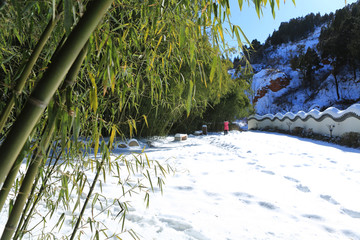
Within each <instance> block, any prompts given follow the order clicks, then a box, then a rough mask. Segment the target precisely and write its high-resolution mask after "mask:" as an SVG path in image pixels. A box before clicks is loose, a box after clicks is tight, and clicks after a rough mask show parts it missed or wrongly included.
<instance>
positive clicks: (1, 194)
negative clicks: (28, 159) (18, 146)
mask: <svg viewBox="0 0 360 240" xmlns="http://www.w3.org/2000/svg"><path fill="white" fill-rule="evenodd" d="M29 146H30V141H28V142H27V143H26V144H25V145H24V147H23V149H22V150H21V153H20V154H19V156H18V158H17V159H16V162H15V163H14V165H13V167H12V169H11V171H10V173H9V175H8V176H7V177H6V180H5V182H4V185H3V186H2V187H1V191H0V211H1V210H2V208H3V206H4V204H5V202H6V199H7V196H8V195H9V192H10V189H11V188H12V186H13V184H14V182H15V179H16V176H17V174H18V172H19V169H20V166H21V162H22V160H23V159H24V157H25V154H26V150H27V149H28V148H29Z"/></svg>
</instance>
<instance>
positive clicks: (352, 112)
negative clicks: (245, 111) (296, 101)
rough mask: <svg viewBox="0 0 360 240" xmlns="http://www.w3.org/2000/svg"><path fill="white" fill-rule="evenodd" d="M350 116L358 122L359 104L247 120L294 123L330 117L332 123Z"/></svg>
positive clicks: (254, 117)
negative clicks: (289, 121) (344, 107)
mask: <svg viewBox="0 0 360 240" xmlns="http://www.w3.org/2000/svg"><path fill="white" fill-rule="evenodd" d="M350 116H351V117H356V118H357V119H359V120H360V104H353V105H352V106H350V107H349V108H347V109H346V110H339V109H337V108H335V107H330V108H328V109H326V110H325V111H324V112H320V111H318V110H316V109H313V110H311V111H310V112H308V113H305V112H304V111H299V112H298V113H296V114H294V113H291V112H288V113H286V114H281V113H277V114H276V115H273V114H266V115H263V116H259V115H253V116H250V117H249V120H251V119H255V120H258V121H262V120H266V119H268V120H271V121H273V120H275V119H278V120H280V121H284V120H285V119H289V120H291V121H296V120H297V119H299V118H300V119H301V120H304V121H306V120H308V119H309V118H313V119H315V120H317V121H321V120H322V119H324V118H326V117H330V118H332V119H333V120H334V121H336V122H338V121H343V120H344V119H346V118H347V117H350Z"/></svg>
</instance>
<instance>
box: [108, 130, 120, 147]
mask: <svg viewBox="0 0 360 240" xmlns="http://www.w3.org/2000/svg"><path fill="white" fill-rule="evenodd" d="M117 131H118V130H117V128H116V125H115V124H114V125H112V127H111V134H110V141H109V146H110V149H111V148H112V146H113V143H114V139H115V136H116V132H117Z"/></svg>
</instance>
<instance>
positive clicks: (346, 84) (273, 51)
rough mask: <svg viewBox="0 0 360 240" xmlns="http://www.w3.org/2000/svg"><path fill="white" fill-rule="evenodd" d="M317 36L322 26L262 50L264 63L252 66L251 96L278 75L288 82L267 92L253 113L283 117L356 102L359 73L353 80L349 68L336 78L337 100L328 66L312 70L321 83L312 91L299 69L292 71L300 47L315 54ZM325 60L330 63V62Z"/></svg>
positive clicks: (264, 87)
mask: <svg viewBox="0 0 360 240" xmlns="http://www.w3.org/2000/svg"><path fill="white" fill-rule="evenodd" d="M320 33H321V27H318V28H316V29H315V31H314V32H313V33H311V34H309V36H308V37H307V38H304V39H302V40H300V41H297V42H289V43H286V44H282V45H280V46H277V47H274V46H271V47H269V48H267V49H265V50H264V51H265V59H266V60H264V62H262V63H259V64H254V66H253V69H254V73H255V74H254V77H253V82H252V87H251V89H252V91H253V92H254V94H256V93H257V92H258V90H261V89H266V88H267V86H269V83H270V81H271V80H274V79H276V78H278V77H281V76H287V77H288V79H290V84H289V85H288V86H287V87H285V88H284V89H281V90H280V91H277V92H273V91H271V90H270V89H268V91H267V93H266V94H265V96H263V97H262V98H260V99H258V100H257V102H256V104H255V106H254V107H255V112H256V114H258V115H265V114H268V113H270V114H276V113H282V114H285V113H286V112H298V111H301V110H304V111H310V110H312V109H314V108H316V109H317V110H323V109H326V108H328V107H330V106H333V107H337V108H344V107H348V105H347V104H343V103H342V102H347V101H348V102H352V103H354V102H358V103H359V100H360V99H359V91H360V79H359V71H357V72H356V78H354V75H353V70H352V69H351V68H350V67H345V68H344V69H342V71H341V72H340V73H339V74H338V75H337V79H338V82H339V97H338V95H337V92H336V87H335V78H334V76H333V74H332V72H333V71H332V66H331V64H324V63H321V64H320V65H321V68H320V69H318V70H316V71H315V79H317V80H318V82H319V83H320V82H321V83H320V85H319V86H316V87H315V88H314V89H310V88H309V87H304V86H303V85H304V84H303V83H302V73H301V72H300V70H299V69H296V70H293V69H291V67H290V60H291V59H292V58H293V57H294V56H296V55H299V54H300V53H299V50H300V49H299V46H304V49H303V50H304V51H305V52H306V51H307V49H308V47H310V48H312V49H315V50H316V51H317V48H316V46H317V44H318V42H319V36H320ZM325 60H329V61H330V62H331V61H332V59H325ZM274 73H276V74H274Z"/></svg>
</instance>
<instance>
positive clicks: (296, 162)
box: [0, 132, 360, 240]
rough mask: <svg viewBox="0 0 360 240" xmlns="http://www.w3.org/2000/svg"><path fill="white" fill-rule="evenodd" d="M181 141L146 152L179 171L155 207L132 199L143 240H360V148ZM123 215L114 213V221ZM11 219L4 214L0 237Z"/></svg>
mask: <svg viewBox="0 0 360 240" xmlns="http://www.w3.org/2000/svg"><path fill="white" fill-rule="evenodd" d="M173 139H174V138H173V137H168V138H166V139H162V140H158V141H156V142H154V143H153V144H154V145H155V146H156V147H155V148H149V149H147V151H146V152H147V155H148V157H149V158H150V159H154V160H159V162H161V163H165V162H166V161H168V162H170V163H172V164H175V165H174V166H175V167H176V169H177V172H176V174H175V175H168V176H167V177H166V179H165V184H166V185H165V187H164V194H163V195H161V194H160V192H156V193H154V194H151V198H150V208H148V209H146V207H145V203H144V200H143V196H140V195H139V196H138V197H135V198H132V199H131V200H132V201H133V202H132V207H131V208H130V209H129V210H130V212H129V214H128V215H127V222H126V225H125V227H126V228H127V229H131V228H132V229H133V230H134V231H135V232H136V233H138V235H139V236H141V237H142V239H145V240H149V239H158V240H165V239H166V240H195V239H198V240H209V239H210V240H226V239H231V240H238V239H245V240H250V239H258V240H260V239H261V240H265V239H276V240H278V239H284V240H289V239H291V240H304V239H306V240H312V239H313V240H322V239H324V240H332V239H353V240H360V228H359V226H360V150H355V149H350V148H345V147H340V146H337V145H332V144H327V143H323V142H318V141H312V140H308V139H300V138H297V137H291V136H286V135H281V134H274V133H271V134H270V133H261V132H242V133H240V132H230V134H229V135H227V136H223V135H222V134H210V135H208V136H199V137H195V136H190V137H189V139H188V140H186V141H183V142H174V141H173ZM139 149H141V148H139ZM119 151H120V150H119ZM89 179H91V174H90V175H89ZM107 179H108V180H107V183H106V184H105V183H103V186H102V190H103V192H102V194H103V195H105V196H107V198H108V200H109V202H111V199H115V197H116V196H119V191H120V192H121V189H120V187H119V186H118V185H116V182H117V180H116V179H114V178H112V177H110V176H108V177H107ZM113 179H114V180H113ZM98 191H100V190H99V189H98ZM104 204H105V203H104ZM98 205H99V206H98ZM105 205H106V204H105ZM97 210H99V211H100V210H101V206H100V204H98V203H97V205H96V206H95V211H97ZM39 211H41V209H40V210H39ZM119 211H120V209H119V207H116V206H113V207H111V208H110V212H111V213H112V214H113V215H116V214H117V213H118V212H119ZM6 214H7V213H6V212H5V211H3V212H1V214H0V231H2V228H3V226H4V224H5V219H6V218H5V217H4V216H6ZM60 214H61V213H58V214H57V216H56V217H59V216H60ZM66 214H67V215H68V212H66ZM87 214H89V216H91V214H92V211H91V210H90V209H89V210H87ZM55 215H56V214H55ZM56 217H55V218H56ZM69 219H70V220H66V221H65V224H64V226H63V228H62V229H61V230H60V232H55V231H52V233H53V234H55V235H56V237H57V238H58V239H64V236H65V235H69V233H71V226H70V222H71V215H70V214H69ZM97 220H99V221H101V222H102V223H104V224H105V225H106V226H107V227H108V228H109V230H107V231H106V232H107V234H108V235H109V236H110V235H111V234H113V233H118V232H120V230H121V223H119V219H116V220H113V218H112V217H109V216H108V215H107V214H106V213H104V214H103V215H100V216H98V218H97ZM34 222H35V221H34ZM47 224H48V225H49V226H48V227H49V229H51V228H52V226H51V224H52V223H51V222H50V221H48V223H47ZM83 230H85V229H83ZM88 230H89V228H88ZM102 237H104V236H103V235H102V236H101V237H100V239H103V238H102ZM121 237H122V238H123V239H125V240H128V239H133V238H132V237H131V236H130V235H129V234H128V233H125V234H122V235H121ZM35 239H36V238H35ZM82 239H89V236H87V237H86V236H85V235H84V236H83V237H82ZM114 239H115V238H114Z"/></svg>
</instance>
